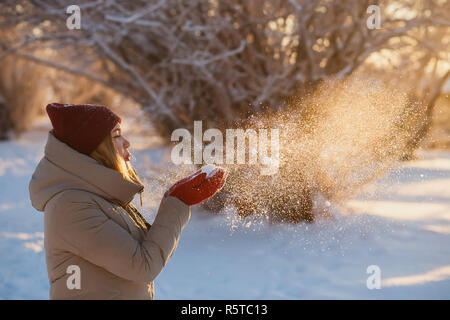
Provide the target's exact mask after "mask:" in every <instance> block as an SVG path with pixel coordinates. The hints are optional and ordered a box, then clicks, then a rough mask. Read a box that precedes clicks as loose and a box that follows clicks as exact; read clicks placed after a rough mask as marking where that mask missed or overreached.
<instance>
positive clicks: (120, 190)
mask: <svg viewBox="0 0 450 320" xmlns="http://www.w3.org/2000/svg"><path fill="white" fill-rule="evenodd" d="M46 110H47V114H48V116H49V118H50V120H51V122H52V125H53V129H52V130H51V131H50V132H49V133H48V140H47V144H46V146H45V152H44V157H43V158H42V159H41V161H40V162H39V164H38V166H37V167H36V170H35V172H34V173H33V176H32V178H31V181H30V185H29V191H30V199H31V202H32V205H33V207H34V208H35V209H37V210H39V211H42V212H45V215H44V234H45V237H44V245H45V252H46V263H47V271H48V277H49V281H50V299H153V297H154V292H153V280H154V279H155V278H156V277H157V276H158V274H159V273H160V272H161V270H162V268H163V267H164V266H165V265H166V263H167V261H168V260H169V258H170V257H171V256H172V254H173V252H174V250H175V249H176V247H177V243H178V239H179V237H180V233H181V230H182V229H183V228H184V227H185V226H186V224H187V222H188V221H189V218H190V206H192V205H195V204H198V203H201V202H202V201H204V200H206V199H208V198H210V197H212V196H213V195H214V194H215V193H216V192H217V191H219V190H220V188H221V187H222V186H223V184H224V182H225V173H224V172H223V170H221V169H220V170H218V171H217V174H216V175H214V177H213V178H210V179H207V178H206V174H205V173H202V172H201V171H199V172H197V173H195V174H194V175H192V176H190V177H187V178H185V179H183V180H180V181H178V182H177V183H175V184H174V185H173V186H172V187H171V188H170V189H169V190H168V191H167V192H166V193H165V194H164V197H163V199H162V201H161V204H160V207H159V210H158V214H157V216H156V218H155V220H154V222H153V225H150V224H149V223H148V222H147V221H146V220H145V218H144V217H143V216H142V215H141V214H140V213H139V211H138V210H137V209H136V208H135V207H134V206H133V205H132V204H131V201H132V200H133V198H134V196H135V195H136V194H137V193H139V194H140V196H142V191H143V189H144V186H143V184H142V182H141V180H140V179H139V177H138V176H137V174H136V171H135V170H134V169H133V168H132V167H131V165H130V163H129V160H130V152H129V151H128V148H129V147H130V143H129V142H128V140H127V139H125V137H124V136H123V135H122V134H121V126H120V125H121V122H122V120H121V118H120V117H119V116H117V115H116V114H115V113H113V112H112V111H111V110H110V109H109V108H107V107H104V106H94V105H68V104H59V103H52V104H49V105H47V107H46ZM141 205H142V198H141Z"/></svg>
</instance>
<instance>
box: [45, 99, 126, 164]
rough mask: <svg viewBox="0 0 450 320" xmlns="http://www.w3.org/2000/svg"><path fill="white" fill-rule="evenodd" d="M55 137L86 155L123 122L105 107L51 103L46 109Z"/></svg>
mask: <svg viewBox="0 0 450 320" xmlns="http://www.w3.org/2000/svg"><path fill="white" fill-rule="evenodd" d="M46 110H47V114H48V117H49V118H50V121H51V122H52V125H53V132H54V135H55V137H56V138H58V139H59V140H61V141H62V142H64V143H66V144H68V145H69V146H70V147H72V148H73V149H75V150H77V151H78V152H81V153H84V154H86V155H89V154H90V153H91V152H92V151H94V150H95V149H96V148H97V146H98V145H99V144H100V143H101V142H102V141H103V139H104V138H105V137H106V136H107V134H109V133H110V132H111V130H112V129H113V128H114V127H115V125H116V124H117V122H122V119H121V118H120V117H119V116H118V115H116V114H115V113H114V112H112V111H111V110H110V109H109V108H108V107H105V106H96V105H92V104H62V103H50V104H48V105H47V107H46Z"/></svg>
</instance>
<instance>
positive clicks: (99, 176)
mask: <svg viewBox="0 0 450 320" xmlns="http://www.w3.org/2000/svg"><path fill="white" fill-rule="evenodd" d="M74 189H75V190H81V191H88V192H92V193H95V194H97V195H99V196H101V197H103V198H105V199H107V200H109V201H111V202H115V203H118V204H120V205H122V206H126V205H127V204H128V203H129V202H130V201H132V200H133V198H134V196H135V195H136V193H138V192H142V191H143V189H144V186H143V185H141V184H137V183H134V182H131V181H128V180H126V179H124V178H123V177H122V175H121V174H120V172H118V171H116V170H113V169H110V168H107V167H105V166H103V165H102V164H100V163H99V162H98V161H97V160H95V159H94V158H91V157H89V156H87V155H85V154H82V153H80V152H78V151H76V150H75V149H72V148H71V147H70V146H68V145H67V144H65V143H64V142H62V141H60V140H58V139H57V138H56V137H55V136H54V134H53V130H51V131H49V133H48V138H47V144H46V146H45V151H44V157H43V158H42V159H41V160H40V162H39V164H38V165H37V167H36V169H35V171H34V173H33V175H32V177H31V181H30V183H29V193H30V199H31V204H32V205H33V207H34V208H35V209H36V210H38V211H42V212H43V211H44V210H45V206H46V204H47V203H48V202H49V201H50V200H51V199H52V198H53V197H54V196H56V195H57V194H58V193H60V192H63V191H66V190H74Z"/></svg>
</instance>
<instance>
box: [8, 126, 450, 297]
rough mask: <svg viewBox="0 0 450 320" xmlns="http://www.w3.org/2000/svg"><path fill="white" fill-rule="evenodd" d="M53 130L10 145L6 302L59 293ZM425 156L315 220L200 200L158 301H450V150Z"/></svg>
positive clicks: (158, 289) (158, 284)
mask: <svg viewBox="0 0 450 320" xmlns="http://www.w3.org/2000/svg"><path fill="white" fill-rule="evenodd" d="M46 137H47V133H46V132H45V131H41V132H39V133H37V132H30V133H28V134H25V135H24V136H23V137H22V138H20V139H18V140H16V141H12V142H2V143H0V185H1V189H0V299H48V290H49V285H48V279H47V271H46V265H45V251H44V247H43V236H44V234H43V214H42V213H40V212H38V211H36V210H35V209H33V208H32V206H31V203H30V200H29V196H28V182H29V180H30V177H31V174H32V172H33V170H34V168H35V166H36V165H37V163H38V161H39V160H40V158H41V157H42V155H43V150H44V145H45V142H46ZM132 142H133V141H132ZM152 152H153V151H151V150H140V151H139V152H137V154H136V158H137V161H140V159H141V158H142V156H143V155H145V154H147V155H148V154H150V155H151V154H152ZM420 158H421V159H420V160H416V161H412V162H407V163H403V164H401V165H399V167H398V168H395V169H393V170H391V171H390V172H389V173H388V174H387V175H386V176H385V177H383V178H382V179H380V180H378V181H376V182H375V183H373V184H371V185H369V186H367V188H365V190H364V192H362V193H360V194H359V195H357V196H355V197H354V198H352V199H351V200H349V201H347V202H345V203H343V204H341V205H339V206H337V205H336V206H335V205H331V207H330V210H331V211H332V212H333V218H332V219H330V218H328V219H325V218H321V219H319V220H318V221H317V222H316V223H314V224H309V225H306V224H302V225H296V226H290V225H276V226H274V225H269V224H266V223H257V222H255V221H252V220H246V221H243V222H236V219H233V216H232V214H230V213H229V214H217V215H211V214H207V213H205V212H201V211H199V210H198V209H195V208H194V209H193V210H192V218H191V221H190V223H189V224H188V226H187V227H186V228H185V229H184V231H183V233H182V235H181V239H180V243H179V246H178V249H177V251H176V252H175V254H174V256H173V257H172V259H171V260H170V261H169V262H168V264H167V266H166V268H165V269H164V270H163V271H162V273H161V274H160V275H159V277H158V278H157V279H156V281H155V294H156V298H157V299H449V298H450V153H444V152H424V153H421V154H420ZM136 198H138V197H136ZM153 217H154V216H152V215H148V214H147V218H148V219H149V221H150V222H152V219H153ZM370 265H377V266H378V267H379V268H380V270H381V279H382V284H381V288H380V289H373V290H369V289H368V288H367V285H366V280H367V278H368V277H369V276H370V275H369V274H367V273H366V269H367V267H368V266H370Z"/></svg>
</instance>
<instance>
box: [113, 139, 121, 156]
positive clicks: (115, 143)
mask: <svg viewBox="0 0 450 320" xmlns="http://www.w3.org/2000/svg"><path fill="white" fill-rule="evenodd" d="M114 147H116V150H117V152H119V154H122V153H123V148H122V143H121V141H120V139H117V138H116V139H114Z"/></svg>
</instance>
